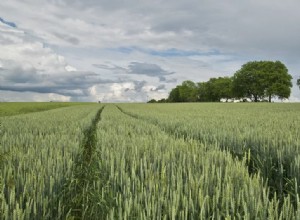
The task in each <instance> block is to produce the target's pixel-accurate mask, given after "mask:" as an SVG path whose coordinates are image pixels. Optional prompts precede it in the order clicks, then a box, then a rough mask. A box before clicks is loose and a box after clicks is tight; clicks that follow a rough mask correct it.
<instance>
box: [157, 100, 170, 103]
mask: <svg viewBox="0 0 300 220" xmlns="http://www.w3.org/2000/svg"><path fill="white" fill-rule="evenodd" d="M157 102H158V103H166V102H168V100H167V99H160V100H158V101H157Z"/></svg>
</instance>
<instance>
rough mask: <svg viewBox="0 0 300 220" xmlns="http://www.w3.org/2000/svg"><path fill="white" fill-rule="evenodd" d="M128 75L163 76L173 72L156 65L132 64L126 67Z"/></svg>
mask: <svg viewBox="0 0 300 220" xmlns="http://www.w3.org/2000/svg"><path fill="white" fill-rule="evenodd" d="M128 68H129V71H128V73H130V74H141V75H146V76H164V75H171V74H174V72H168V71H166V70H164V69H162V68H161V67H160V66H158V65H157V64H151V63H139V62H132V63H130V65H129V66H128Z"/></svg>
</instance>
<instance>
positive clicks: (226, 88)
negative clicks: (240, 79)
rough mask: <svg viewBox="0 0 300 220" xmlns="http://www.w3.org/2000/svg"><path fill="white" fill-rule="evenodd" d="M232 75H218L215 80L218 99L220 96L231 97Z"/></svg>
mask: <svg viewBox="0 0 300 220" xmlns="http://www.w3.org/2000/svg"><path fill="white" fill-rule="evenodd" d="M232 81H233V79H232V77H219V78H217V80H216V82H215V88H216V93H217V96H218V101H220V99H221V98H225V99H226V100H228V99H231V98H233V94H232Z"/></svg>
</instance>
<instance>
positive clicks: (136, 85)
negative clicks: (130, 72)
mask: <svg viewBox="0 0 300 220" xmlns="http://www.w3.org/2000/svg"><path fill="white" fill-rule="evenodd" d="M133 83H134V90H135V91H137V92H140V91H142V89H143V87H144V86H145V85H146V84H147V82H146V81H134V82H133Z"/></svg>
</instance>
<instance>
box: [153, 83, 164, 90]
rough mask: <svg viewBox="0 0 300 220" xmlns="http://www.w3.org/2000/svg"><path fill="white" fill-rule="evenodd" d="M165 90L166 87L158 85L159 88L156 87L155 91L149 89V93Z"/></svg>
mask: <svg viewBox="0 0 300 220" xmlns="http://www.w3.org/2000/svg"><path fill="white" fill-rule="evenodd" d="M165 89H166V85H163V84H162V85H159V86H157V87H156V88H155V89H151V91H155V92H157V91H159V90H165Z"/></svg>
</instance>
